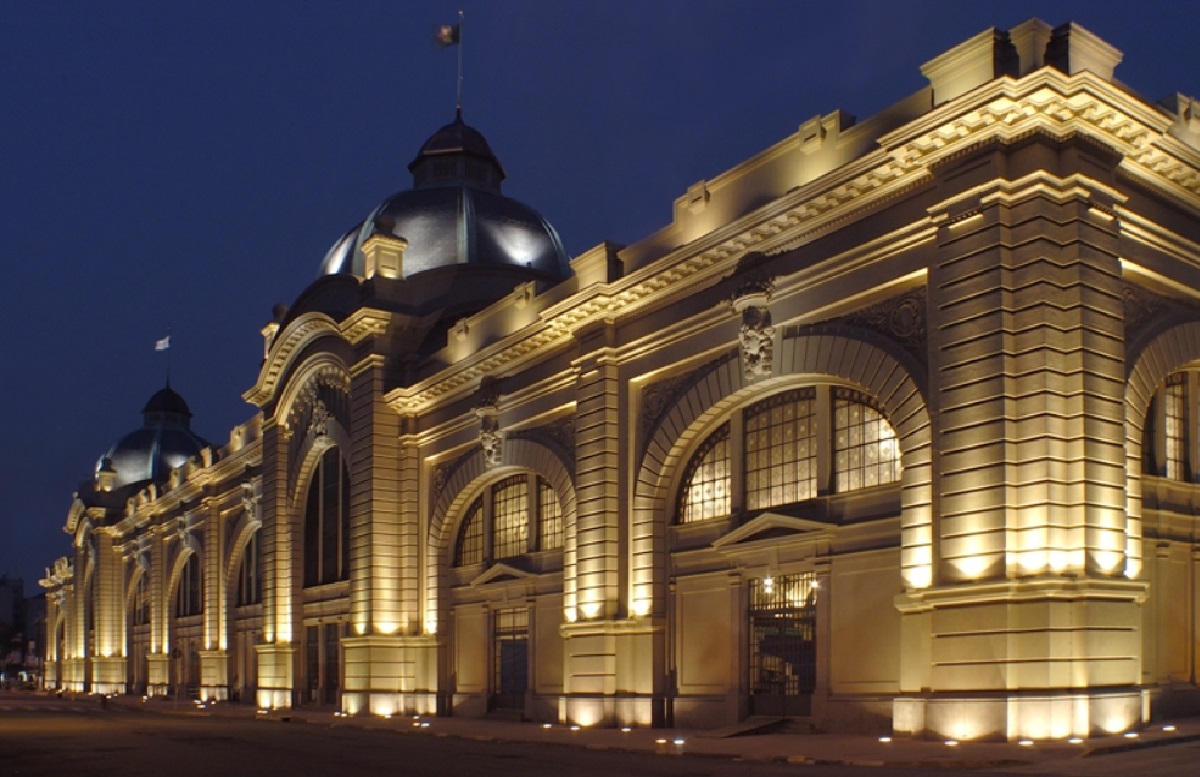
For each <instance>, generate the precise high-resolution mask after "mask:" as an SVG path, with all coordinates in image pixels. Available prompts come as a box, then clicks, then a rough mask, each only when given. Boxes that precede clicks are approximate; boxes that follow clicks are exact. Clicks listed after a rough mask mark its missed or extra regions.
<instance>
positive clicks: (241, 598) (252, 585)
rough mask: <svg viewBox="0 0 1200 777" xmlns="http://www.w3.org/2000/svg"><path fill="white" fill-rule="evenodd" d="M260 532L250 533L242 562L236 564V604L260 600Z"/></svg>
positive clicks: (241, 605) (239, 605) (254, 602)
mask: <svg viewBox="0 0 1200 777" xmlns="http://www.w3.org/2000/svg"><path fill="white" fill-rule="evenodd" d="M259 534H261V532H258V531H256V532H254V533H253V534H251V535H250V541H249V542H247V543H246V552H245V553H244V554H242V563H241V565H239V566H238V579H237V606H238V607H244V606H245V605H247V604H258V603H259V602H261V601H262V552H261V550H260V547H261V546H260V544H259V541H258V536H259Z"/></svg>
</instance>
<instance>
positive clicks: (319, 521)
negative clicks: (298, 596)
mask: <svg viewBox="0 0 1200 777" xmlns="http://www.w3.org/2000/svg"><path fill="white" fill-rule="evenodd" d="M349 576H350V473H349V472H348V471H347V469H346V463H345V462H344V461H343V460H342V454H341V452H340V451H339V450H338V449H337V448H330V449H328V450H326V451H325V453H323V454H322V455H321V459H320V460H319V461H318V462H317V466H316V468H315V469H314V470H313V473H312V479H311V480H310V481H309V484H308V496H307V498H306V499H305V502H304V585H305V586H314V585H324V584H325V583H333V582H336V581H338V580H345V579H347V578H348V577H349Z"/></svg>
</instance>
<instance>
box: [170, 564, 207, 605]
mask: <svg viewBox="0 0 1200 777" xmlns="http://www.w3.org/2000/svg"><path fill="white" fill-rule="evenodd" d="M200 573H201V570H200V558H199V557H198V556H197V555H196V554H195V553H191V554H189V555H188V559H187V561H186V562H184V565H183V573H182V574H180V576H179V585H177V586H176V587H175V616H176V617H179V618H186V617H187V616H189V615H199V614H200V613H201V612H203V611H204V583H203V577H202V575H201V574H200Z"/></svg>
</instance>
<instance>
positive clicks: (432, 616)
mask: <svg viewBox="0 0 1200 777" xmlns="http://www.w3.org/2000/svg"><path fill="white" fill-rule="evenodd" d="M437 630H438V621H437V613H429V614H427V615H426V616H425V633H426V634H437Z"/></svg>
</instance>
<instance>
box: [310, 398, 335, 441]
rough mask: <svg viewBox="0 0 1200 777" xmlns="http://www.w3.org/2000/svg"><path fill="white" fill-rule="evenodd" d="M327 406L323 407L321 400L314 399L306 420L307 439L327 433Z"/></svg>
mask: <svg viewBox="0 0 1200 777" xmlns="http://www.w3.org/2000/svg"><path fill="white" fill-rule="evenodd" d="M329 417H330V416H329V408H327V407H325V403H324V402H322V401H321V400H319V399H318V400H316V402H314V403H313V409H312V416H311V417H310V418H309V421H308V433H307V434H308V439H309V440H315V439H317V438H318V437H324V436H326V435H327V434H329Z"/></svg>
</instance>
